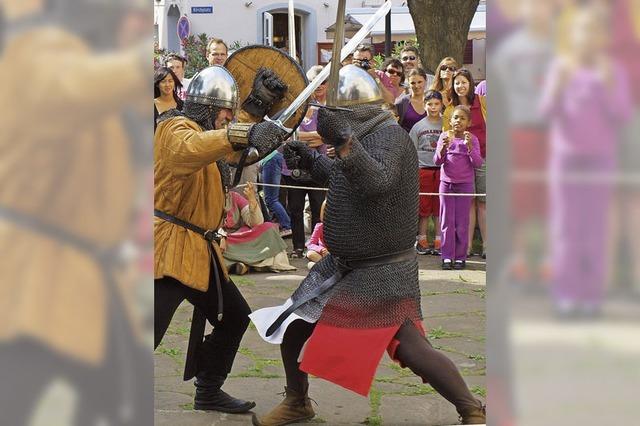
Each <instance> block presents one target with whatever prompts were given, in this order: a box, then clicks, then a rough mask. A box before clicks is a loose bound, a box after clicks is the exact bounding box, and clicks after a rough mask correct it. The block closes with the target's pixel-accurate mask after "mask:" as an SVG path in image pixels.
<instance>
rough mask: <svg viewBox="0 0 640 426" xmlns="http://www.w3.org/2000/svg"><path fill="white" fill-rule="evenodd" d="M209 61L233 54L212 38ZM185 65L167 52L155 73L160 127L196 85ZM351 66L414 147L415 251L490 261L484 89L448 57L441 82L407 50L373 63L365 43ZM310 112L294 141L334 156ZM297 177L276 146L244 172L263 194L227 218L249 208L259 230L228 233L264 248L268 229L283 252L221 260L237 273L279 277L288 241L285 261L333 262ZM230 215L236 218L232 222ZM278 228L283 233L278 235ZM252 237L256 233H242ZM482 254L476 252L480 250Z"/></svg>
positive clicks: (319, 200) (315, 204)
mask: <svg viewBox="0 0 640 426" xmlns="http://www.w3.org/2000/svg"><path fill="white" fill-rule="evenodd" d="M206 55H207V60H208V62H209V65H220V66H223V65H224V63H225V61H226V59H227V57H228V55H229V52H228V47H227V45H226V43H225V42H224V41H223V40H221V39H218V38H213V39H211V40H210V41H209V43H208V45H207V53H206ZM187 61H188V59H187V58H184V57H182V56H180V55H178V54H175V53H170V54H168V55H166V56H165V57H164V60H163V61H161V62H160V64H159V65H160V66H158V67H157V69H156V72H155V78H154V97H155V99H154V120H156V119H157V118H158V116H159V115H160V114H162V113H163V112H165V111H167V110H169V109H172V108H177V109H181V107H182V104H183V100H184V98H185V93H186V90H187V88H188V85H189V81H190V80H189V79H187V78H185V68H186V64H187ZM347 64H353V65H355V66H358V67H360V68H362V69H364V70H366V71H367V72H368V73H369V74H370V75H371V77H372V78H373V79H374V80H375V82H376V84H377V85H378V87H379V89H380V92H381V94H382V98H383V100H384V104H385V108H387V109H389V110H390V111H392V112H393V113H394V114H395V116H396V118H397V120H398V124H399V125H400V126H401V127H402V128H403V129H404V130H406V131H407V132H408V134H409V136H410V137H411V140H412V141H413V143H414V145H415V148H416V152H417V156H418V167H419V185H420V208H419V211H418V212H416V213H417V215H418V218H417V220H418V225H419V226H418V233H417V235H416V244H415V248H416V252H417V253H418V254H419V255H436V256H441V258H442V268H443V269H464V268H465V266H466V259H467V257H469V256H472V255H477V256H482V257H483V258H486V254H485V247H486V239H487V228H486V200H485V197H484V196H483V194H485V193H486V163H485V159H486V151H487V149H486V125H485V122H486V117H487V108H486V100H485V99H486V82H484V81H482V82H481V84H478V85H476V82H475V80H474V78H473V76H472V75H471V73H470V71H469V70H467V69H465V68H461V67H460V65H459V64H458V63H457V62H456V60H455V59H454V58H452V57H445V58H443V59H442V60H441V61H440V63H439V65H438V67H437V68H436V70H435V75H430V74H428V73H427V72H426V71H425V70H424V69H423V68H422V64H421V61H420V56H419V53H418V49H417V48H416V47H415V46H411V45H405V46H404V47H403V48H402V50H401V51H400V52H399V55H398V56H397V57H396V56H390V57H387V58H384V57H382V56H381V55H378V56H376V55H375V51H374V48H373V46H369V45H360V46H358V47H357V49H356V51H355V52H354V53H353V55H350V56H349V58H347V60H345V61H344V62H343V65H347ZM376 64H378V65H376ZM322 68H323V67H322V66H321V65H315V66H312V67H310V68H309V69H308V70H307V73H306V74H307V78H308V80H309V81H312V80H314V79H315V78H316V76H317V75H318V74H319V73H320V72H321V71H322ZM327 86H328V84H327V81H324V82H322V83H321V84H320V85H319V86H318V88H317V89H316V90H315V91H314V93H313V95H312V99H311V100H312V101H313V104H325V102H326V96H327V89H328V87H327ZM313 104H312V106H311V107H309V109H308V111H307V114H306V116H305V117H304V119H303V121H302V123H301V124H300V126H299V128H298V132H297V139H298V140H300V141H303V142H305V143H306V144H308V146H309V147H311V148H313V149H315V150H317V151H318V153H319V154H320V155H327V156H329V157H334V156H335V153H334V152H333V150H332V149H331V148H330V147H327V145H325V144H324V143H323V141H322V138H321V137H320V136H319V135H318V133H317V131H316V125H317V114H318V107H317V106H313ZM154 129H155V122H154ZM296 172H297V171H296V170H293V171H292V170H290V169H289V168H288V167H287V165H286V163H285V161H284V159H283V153H282V148H280V149H279V150H276V151H274V152H273V153H272V154H271V155H269V156H267V157H266V158H264V159H263V160H262V161H261V162H260V163H259V164H256V165H255V166H252V168H251V170H250V171H249V172H245V173H243V175H244V176H245V177H244V181H245V184H248V185H251V184H253V183H257V184H258V186H259V187H260V188H261V191H260V192H258V191H255V190H253V189H252V190H250V191H246V190H245V191H244V192H242V189H234V191H237V192H233V197H231V198H230V200H232V202H230V203H228V204H229V206H227V208H228V210H227V211H228V216H227V217H228V218H233V217H237V218H241V217H242V215H241V214H240V212H242V210H243V208H245V210H247V212H246V213H247V214H248V212H249V208H251V215H250V216H252V217H253V218H254V219H256V220H253V222H256V225H257V226H250V225H251V223H252V220H246V221H245V222H244V223H243V224H242V225H243V227H236V228H238V229H234V228H233V227H230V229H225V231H227V232H239V231H240V230H241V231H240V232H242V233H244V234H243V235H239V236H238V237H237V238H236V239H238V238H239V240H242V239H243V238H244V240H245V241H246V240H247V239H248V240H249V241H253V240H256V241H259V240H261V239H262V240H265V238H264V237H263V236H261V235H262V233H263V232H264V230H267V235H269V238H267V239H266V240H270V244H271V245H275V246H277V247H278V250H276V251H274V250H272V251H268V250H267V251H264V250H263V251H264V252H266V253H268V254H269V258H264V259H263V258H261V257H260V256H257V257H256V256H255V254H257V252H260V250H259V249H258V250H256V253H252V256H249V257H250V259H249V258H248V259H246V260H244V261H243V259H242V256H240V255H239V253H241V251H238V250H234V248H233V247H231V248H230V249H229V250H226V254H225V258H226V260H227V261H228V264H229V265H233V272H235V273H240V274H242V273H246V272H248V271H249V270H250V268H251V267H254V269H257V270H263V269H265V267H266V269H270V270H274V271H280V270H288V269H290V268H291V267H290V266H289V264H288V261H287V256H283V255H282V253H281V250H282V248H283V247H286V244H284V242H282V238H288V237H291V238H292V246H293V250H292V252H291V253H289V257H290V258H306V259H308V261H309V267H312V265H313V264H314V263H315V262H317V261H318V260H319V259H320V258H321V257H323V256H325V255H326V254H328V250H329V248H327V247H325V246H324V241H323V240H322V211H323V210H324V204H325V192H324V191H323V189H322V188H321V186H320V185H318V184H317V183H315V182H313V181H312V180H311V178H310V177H308V176H306V175H305V174H302V175H300V174H299V173H296ZM261 183H264V184H267V185H268V186H262V185H260V184H261ZM292 187H295V188H292ZM251 188H252V187H251ZM476 194H479V195H476ZM481 195H482V196H481ZM247 198H249V199H247ZM251 198H255V199H253V200H252V199H251ZM258 207H259V208H258ZM234 209H235V210H238V213H235V216H234ZM248 218H249V216H247V219H248ZM227 222H229V220H227ZM230 223H231V222H230ZM236 225H237V223H236ZM247 225H249V226H247ZM476 228H478V230H479V231H480V232H479V237H480V238H479V240H480V241H481V242H480V244H477V243H474V236H476ZM274 229H275V230H277V231H279V232H277V231H276V232H272V231H273V230H274ZM252 232H253V233H255V234H257V235H251V236H247V235H245V234H246V233H252ZM258 234H259V235H258ZM306 235H309V239H308V240H306ZM476 239H477V238H476ZM266 240H265V241H266ZM476 247H479V248H477V249H475V250H474V248H476ZM272 252H273V253H272Z"/></svg>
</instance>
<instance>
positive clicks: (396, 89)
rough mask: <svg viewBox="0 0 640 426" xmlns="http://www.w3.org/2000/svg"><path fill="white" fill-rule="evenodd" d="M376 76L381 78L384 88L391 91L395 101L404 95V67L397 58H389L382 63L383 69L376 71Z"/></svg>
mask: <svg viewBox="0 0 640 426" xmlns="http://www.w3.org/2000/svg"><path fill="white" fill-rule="evenodd" d="M376 75H377V76H378V77H379V78H380V81H381V82H382V84H383V86H384V87H385V88H386V89H387V90H388V91H389V93H390V94H391V96H392V97H393V100H394V101H395V100H396V99H397V98H398V96H400V95H402V94H403V93H404V87H402V83H404V66H403V65H402V62H400V61H399V60H398V59H396V58H387V60H386V61H384V62H383V63H382V67H381V68H380V69H379V70H376Z"/></svg>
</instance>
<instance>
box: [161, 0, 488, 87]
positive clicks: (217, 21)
mask: <svg viewBox="0 0 640 426" xmlns="http://www.w3.org/2000/svg"><path fill="white" fill-rule="evenodd" d="M337 3H338V2H337V1H335V0H325V1H323V0H295V2H294V6H295V15H296V18H295V23H296V47H297V50H298V52H297V54H298V56H299V57H300V59H301V61H302V64H303V66H304V68H305V69H307V68H309V67H310V66H312V65H315V64H318V63H321V62H323V60H322V50H323V48H324V49H326V47H327V45H328V44H330V43H331V41H332V38H333V33H332V32H331V31H327V29H328V28H329V27H330V26H331V25H333V24H334V22H335V19H336V9H337ZM383 3H384V0H347V4H346V7H347V15H350V16H351V17H352V18H354V19H355V21H354V22H360V23H364V22H366V19H367V18H368V17H369V16H371V15H372V14H373V12H374V11H375V9H377V8H378V7H379V6H380V5H382V4H383ZM287 10H288V2H287V1H284V0H280V1H279V0H254V1H245V0H154V31H155V37H156V42H157V43H158V46H159V47H161V48H165V49H168V50H172V51H180V39H179V36H178V30H177V29H178V21H179V20H180V18H181V17H185V18H186V20H188V26H189V30H190V33H191V34H194V35H195V34H200V33H205V34H207V35H208V36H210V37H213V36H215V37H219V38H222V39H223V40H225V42H227V44H228V45H229V46H230V47H234V46H244V45H247V44H256V43H257V44H266V45H272V46H276V47H285V46H287V45H288V23H287V22H288V21H287ZM485 15H486V5H485V4H484V2H481V5H480V7H479V8H478V11H477V12H476V16H475V17H474V22H472V25H471V29H470V32H469V38H470V40H473V41H472V42H471V43H472V49H473V55H472V56H473V60H472V62H470V63H469V64H467V65H468V66H469V67H470V68H471V70H472V72H473V74H474V76H475V77H476V78H478V79H482V78H484V76H485V71H484V70H485V60H484V39H485V34H486V28H485V27H486V25H485ZM183 21H184V19H183ZM184 26H185V25H184V22H182V27H183V28H182V31H183V33H184V30H185V28H184ZM391 27H392V34H393V37H392V39H393V40H394V41H399V40H407V39H411V38H413V37H415V30H414V28H413V20H412V19H411V16H410V14H409V10H408V8H407V7H406V1H401V0H393V8H392V18H391ZM383 40H384V20H382V21H381V22H380V23H379V24H378V25H377V26H376V27H375V28H374V30H373V32H372V34H371V35H370V37H369V38H368V41H369V42H373V43H378V42H380V41H383Z"/></svg>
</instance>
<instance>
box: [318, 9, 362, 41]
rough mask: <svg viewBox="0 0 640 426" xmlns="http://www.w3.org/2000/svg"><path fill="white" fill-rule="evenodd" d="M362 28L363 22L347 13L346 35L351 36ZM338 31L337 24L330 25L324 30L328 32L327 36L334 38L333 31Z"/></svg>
mask: <svg viewBox="0 0 640 426" xmlns="http://www.w3.org/2000/svg"><path fill="white" fill-rule="evenodd" d="M360 28H362V24H361V23H360V22H359V21H358V20H357V19H355V18H354V17H353V16H351V15H349V14H347V16H345V18H344V34H345V37H347V38H351V37H353V36H354V35H355V33H357V32H358V31H359V30H360ZM335 31H336V24H335V23H334V24H333V25H330V26H328V27H327V29H326V30H324V32H325V33H326V34H327V38H333V33H334V32H335Z"/></svg>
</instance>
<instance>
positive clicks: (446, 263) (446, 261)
mask: <svg viewBox="0 0 640 426" xmlns="http://www.w3.org/2000/svg"><path fill="white" fill-rule="evenodd" d="M442 270H443V271H450V270H451V259H443V260H442Z"/></svg>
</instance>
